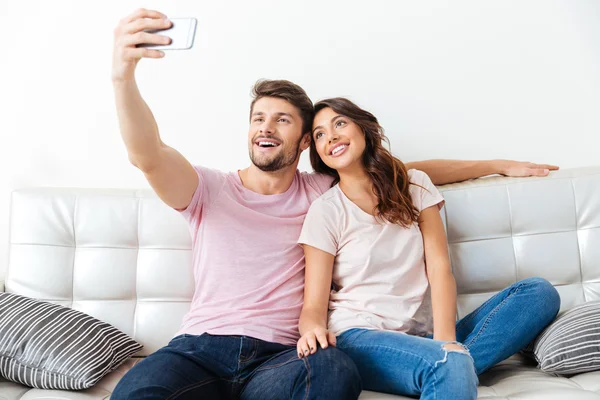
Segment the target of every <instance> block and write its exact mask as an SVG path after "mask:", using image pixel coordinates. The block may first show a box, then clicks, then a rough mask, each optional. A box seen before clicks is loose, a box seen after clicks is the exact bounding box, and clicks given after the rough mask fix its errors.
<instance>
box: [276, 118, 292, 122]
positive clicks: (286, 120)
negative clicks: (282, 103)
mask: <svg viewBox="0 0 600 400" xmlns="http://www.w3.org/2000/svg"><path fill="white" fill-rule="evenodd" d="M280 121H281V122H290V121H289V120H288V119H285V118H279V120H278V121H277V122H280Z"/></svg>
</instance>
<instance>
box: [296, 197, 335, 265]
mask: <svg viewBox="0 0 600 400" xmlns="http://www.w3.org/2000/svg"><path fill="white" fill-rule="evenodd" d="M326 206H327V204H326V202H324V201H323V200H322V199H318V200H316V201H314V202H313V203H312V205H311V206H310V209H309V210H308V214H306V218H305V219H304V225H302V232H301V233H300V238H299V239H298V244H307V245H309V246H312V247H315V248H317V249H319V250H323V251H324V252H327V253H329V254H332V255H334V256H335V255H336V254H337V249H338V238H339V232H338V229H337V228H336V227H338V226H339V224H336V223H335V219H336V214H335V213H331V212H328V210H327V207H326Z"/></svg>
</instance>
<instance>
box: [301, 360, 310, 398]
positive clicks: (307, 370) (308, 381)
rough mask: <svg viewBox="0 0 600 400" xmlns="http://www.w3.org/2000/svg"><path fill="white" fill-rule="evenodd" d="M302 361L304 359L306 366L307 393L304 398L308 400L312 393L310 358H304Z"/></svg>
mask: <svg viewBox="0 0 600 400" xmlns="http://www.w3.org/2000/svg"><path fill="white" fill-rule="evenodd" d="M302 361H304V366H305V367H306V394H305V395H304V400H306V399H308V394H309V393H310V363H309V362H308V358H303V359H302Z"/></svg>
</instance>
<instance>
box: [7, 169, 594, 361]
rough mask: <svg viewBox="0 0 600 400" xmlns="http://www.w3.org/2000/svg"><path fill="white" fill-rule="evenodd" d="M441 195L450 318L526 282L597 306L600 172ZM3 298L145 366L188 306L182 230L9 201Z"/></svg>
mask: <svg viewBox="0 0 600 400" xmlns="http://www.w3.org/2000/svg"><path fill="white" fill-rule="evenodd" d="M440 190H441V191H442V194H443V196H444V198H445V200H446V206H445V207H444V208H443V209H442V211H441V214H442V217H443V220H444V224H445V227H446V230H447V233H448V242H449V251H450V257H451V261H452V268H453V271H454V274H455V277H456V281H457V286H458V292H459V299H458V314H459V315H458V317H462V316H464V315H465V314H467V313H468V312H470V311H472V310H473V309H474V308H476V307H477V306H478V305H479V304H481V303H482V302H483V301H484V300H486V299H487V298H489V297H490V296H492V295H493V294H494V293H496V292H497V291H499V290H501V289H503V288H504V287H506V286H507V285H509V284H511V283H514V282H516V281H517V280H519V279H523V278H527V277H532V276H542V277H544V278H546V279H548V280H549V281H550V282H552V283H553V284H554V285H555V286H556V287H557V289H558V290H559V292H560V295H561V299H562V309H568V308H571V307H573V306H574V305H576V304H580V303H583V302H585V301H589V300H598V299H600V167H597V168H596V167H594V168H584V169H573V170H565V171H558V172H555V173H553V174H552V175H551V176H550V177H547V178H524V179H512V178H502V177H491V178H484V179H478V180H475V181H469V182H465V183H461V184H454V185H446V186H443V187H440ZM6 291H7V292H12V293H18V294H22V295H24V296H29V297H34V298H39V299H43V300H46V301H51V302H53V303H57V304H62V305H65V306H69V307H73V308H75V309H77V310H80V311H83V312H85V313H88V314H90V315H93V316H95V317H97V318H99V319H101V320H104V321H106V322H108V323H110V324H112V325H114V326H116V327H117V328H119V329H121V330H122V331H124V332H125V333H127V334H129V335H130V336H132V337H133V338H134V339H136V340H137V341H138V342H140V343H142V344H143V345H144V350H143V352H142V353H141V355H147V354H150V353H151V352H153V351H155V350H157V349H158V348H160V347H161V346H163V345H165V344H166V343H167V342H168V341H169V339H170V338H171V337H172V336H173V334H174V333H175V332H176V331H177V330H178V328H179V325H180V322H181V320H182V318H183V316H184V314H185V313H186V311H187V310H188V308H189V304H190V301H191V298H192V293H193V274H192V270H191V240H190V235H189V231H188V228H187V225H186V223H185V221H184V219H183V218H182V217H181V216H180V215H178V213H177V212H176V211H174V210H172V209H170V208H169V207H168V206H166V205H164V204H163V203H162V202H161V201H160V200H159V199H158V198H157V197H156V195H155V194H154V193H153V192H152V191H150V190H115V189H77V188H73V189H67V188H33V189H24V190H17V191H15V192H13V194H12V202H11V225H10V253H9V264H8V271H7V276H6Z"/></svg>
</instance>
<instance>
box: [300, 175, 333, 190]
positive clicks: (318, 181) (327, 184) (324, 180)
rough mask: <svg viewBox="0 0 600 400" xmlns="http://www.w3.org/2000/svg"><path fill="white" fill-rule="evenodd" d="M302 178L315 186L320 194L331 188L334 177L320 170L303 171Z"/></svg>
mask: <svg viewBox="0 0 600 400" xmlns="http://www.w3.org/2000/svg"><path fill="white" fill-rule="evenodd" d="M302 179H304V180H305V181H306V182H307V183H308V184H309V185H310V186H311V187H312V188H314V189H315V190H316V191H317V192H318V193H319V195H322V194H323V193H325V192H326V191H328V190H329V189H331V184H332V183H333V177H332V176H329V175H325V174H320V173H318V172H310V173H308V172H303V173H302Z"/></svg>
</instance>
